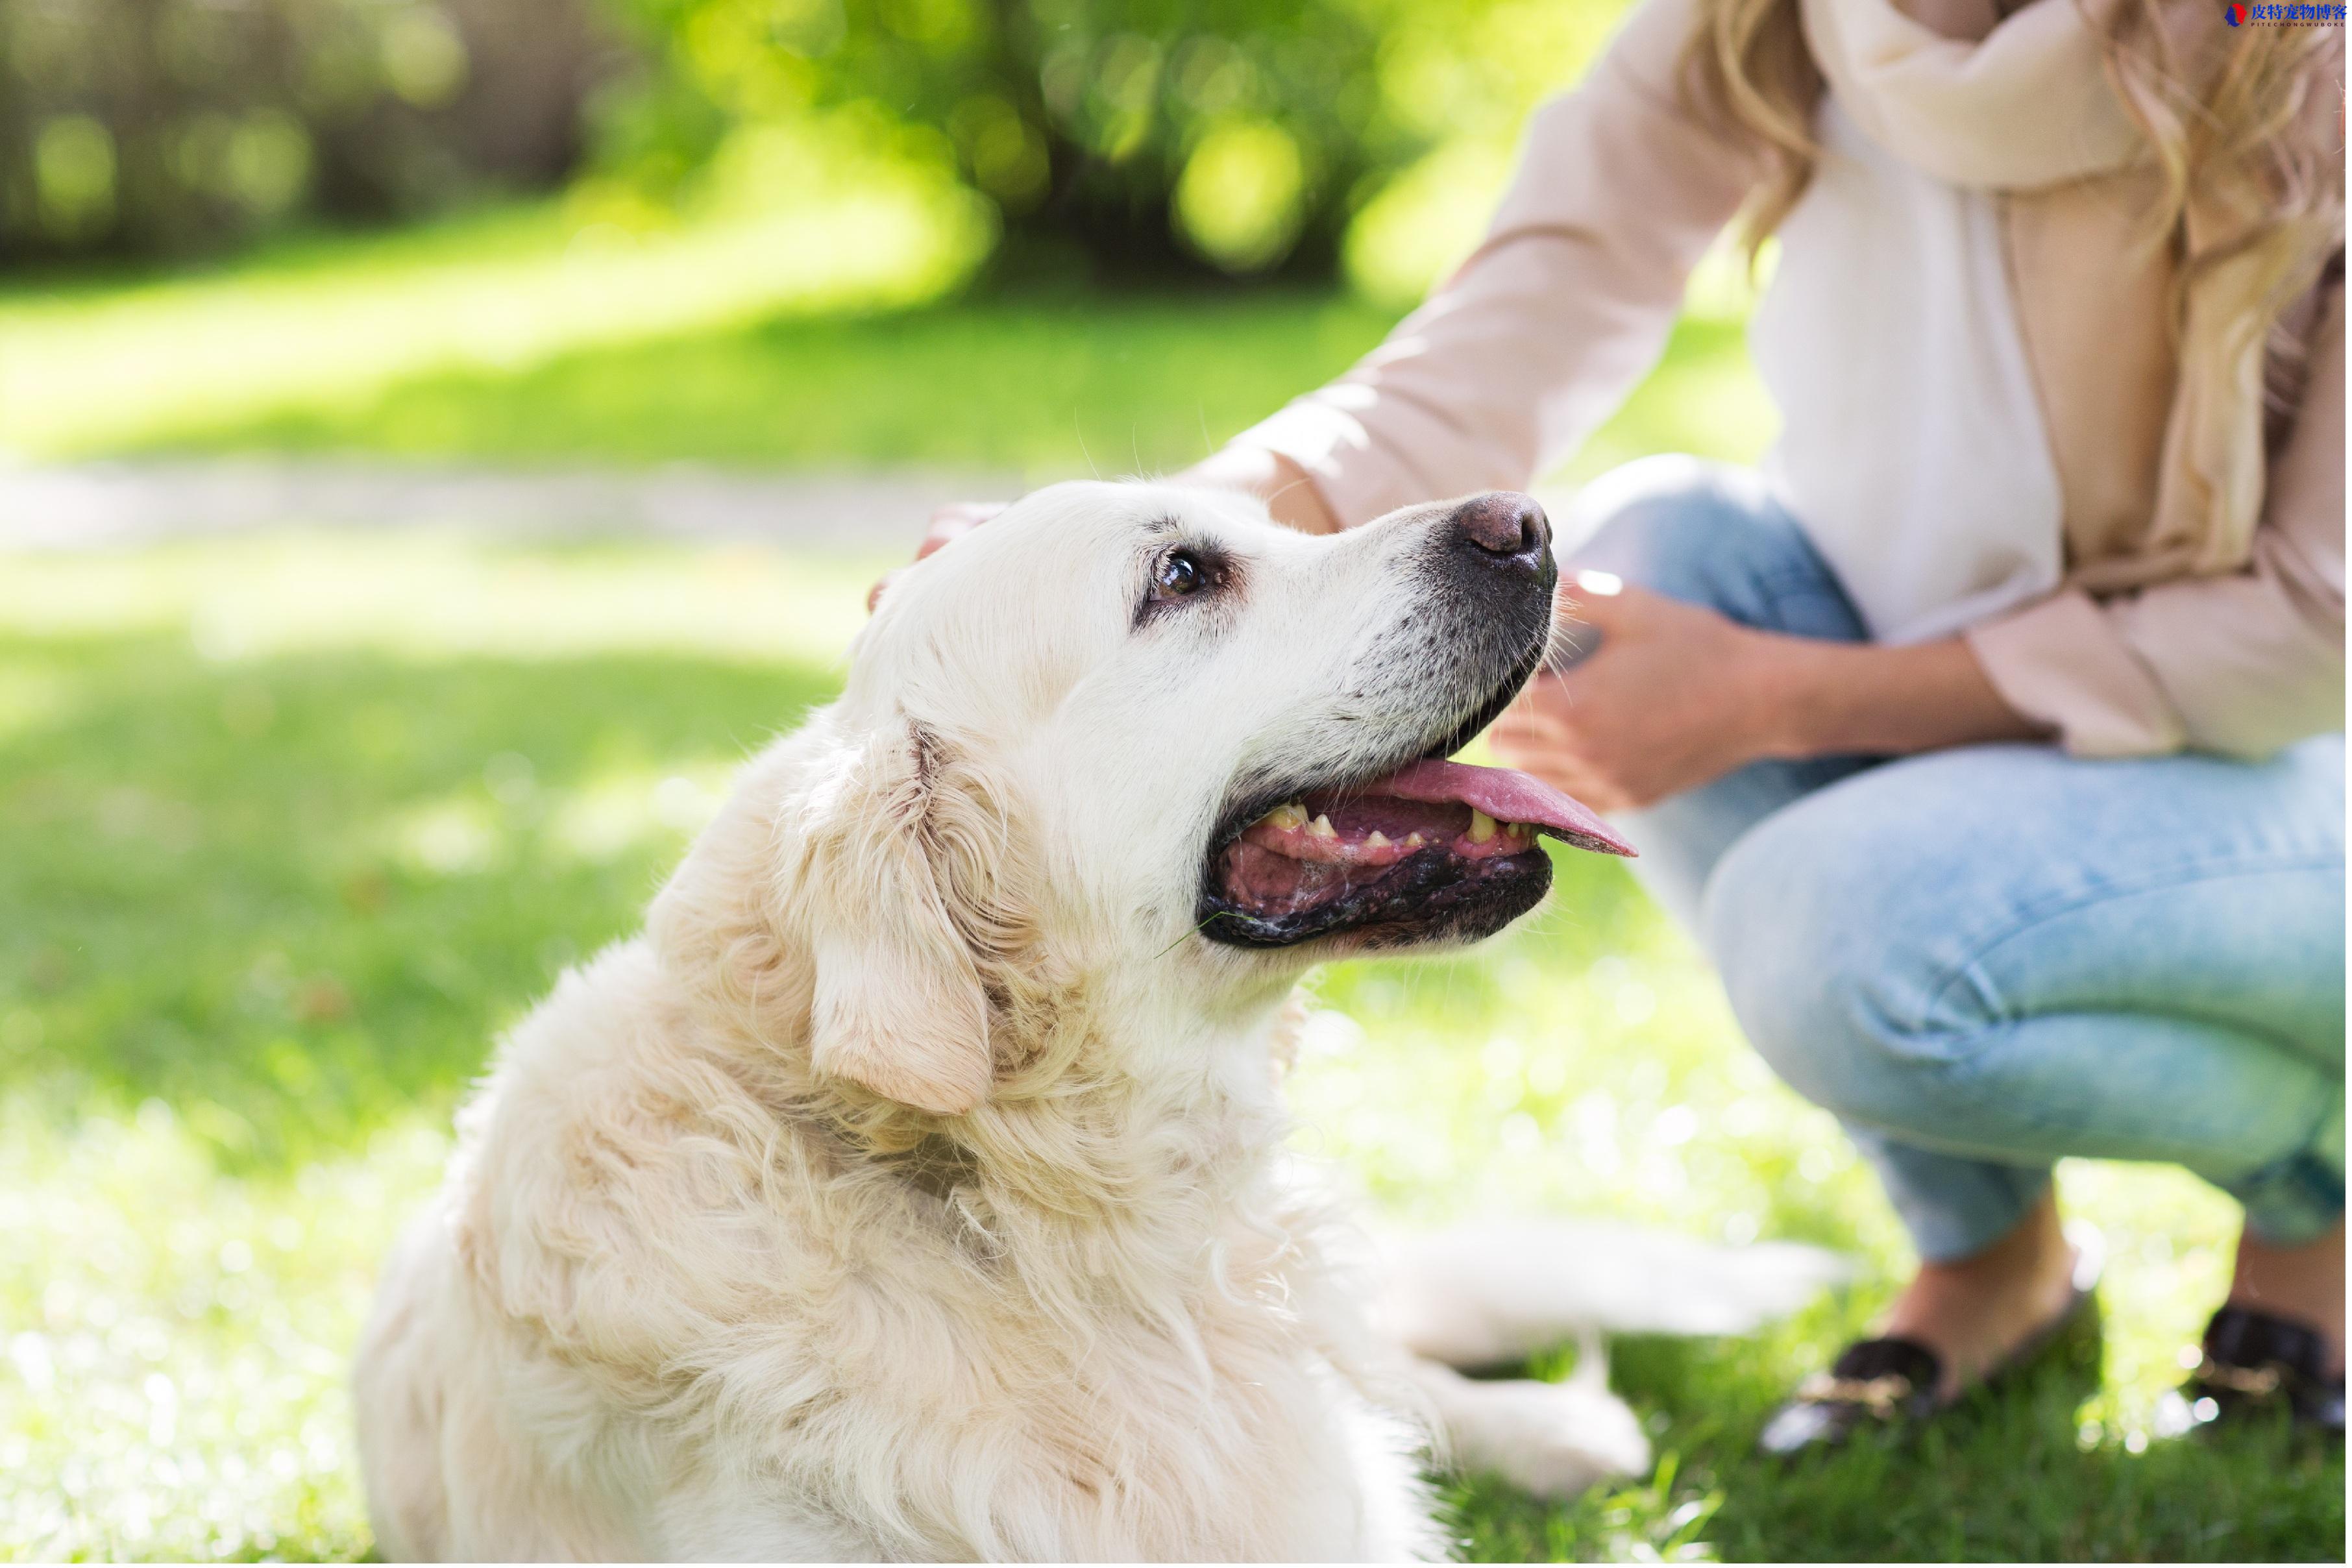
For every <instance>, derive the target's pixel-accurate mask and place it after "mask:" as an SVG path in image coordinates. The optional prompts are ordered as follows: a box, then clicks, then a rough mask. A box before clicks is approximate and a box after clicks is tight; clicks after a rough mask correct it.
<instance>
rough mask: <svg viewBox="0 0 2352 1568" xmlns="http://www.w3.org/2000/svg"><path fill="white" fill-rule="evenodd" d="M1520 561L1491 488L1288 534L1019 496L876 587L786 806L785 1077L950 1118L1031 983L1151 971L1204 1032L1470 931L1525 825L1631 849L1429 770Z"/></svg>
mask: <svg viewBox="0 0 2352 1568" xmlns="http://www.w3.org/2000/svg"><path fill="white" fill-rule="evenodd" d="M1554 579H1555V568H1554V566H1553V563H1552V558H1551V550H1550V536H1549V527H1548V525H1547V524H1546V522H1545V520H1544V516H1543V513H1542V511H1541V510H1540V509H1538V507H1537V506H1536V505H1535V503H1534V502H1532V501H1530V500H1528V499H1527V498H1525V497H1523V496H1518V495H1513V494H1488V495H1482V496H1476V497H1473V498H1471V499H1469V500H1463V501H1456V502H1447V503H1441V504H1437V505H1431V506H1424V507H1418V508H1413V509H1410V510H1404V511H1400V512H1397V513H1393V514H1391V516H1389V517H1387V518H1384V519H1382V520H1381V521H1378V522H1375V523H1373V524H1370V525H1369V526H1367V527H1364V528H1360V529H1357V530H1355V531H1350V532H1348V533H1345V534H1341V535H1338V536H1335V537H1328V538H1318V537H1312V536H1308V535H1303V534H1299V533H1297V532H1294V531H1290V530H1287V529H1285V528H1282V527H1279V526H1277V525H1276V524H1274V523H1273V522H1271V521H1269V520H1268V519H1267V517H1266V515H1265V510H1263V509H1262V508H1261V507H1259V506H1258V505H1256V504H1255V502H1253V501H1250V500H1245V499H1244V498H1240V497H1237V496H1233V495H1228V494H1223V493H1219V492H1212V491H1203V490H1194V489H1179V488H1172V487H1168V486H1160V485H1143V484H1118V485H1112V484H1071V485H1061V486H1056V487H1054V488H1053V489H1046V490H1042V491H1039V492H1037V493H1036V494H1034V495H1032V496H1030V497H1028V498H1027V499H1026V500H1023V501H1021V502H1020V503H1018V504H1017V505H1015V506H1013V508H1011V509H1010V510H1007V511H1005V512H1004V513H1003V515H1002V516H1000V517H998V518H997V519H995V520H994V521H991V522H990V523H988V524H987V525H986V526H985V527H982V528H981V529H979V530H977V531H974V532H972V533H971V534H969V535H967V536H965V537H964V538H962V539H961V540H959V541H958V542H955V543H954V544H952V545H950V547H948V548H947V549H945V550H942V551H940V552H938V553H937V554H935V555H933V556H932V557H930V558H929V560H927V561H925V562H923V563H920V564H919V565H918V566H917V567H915V568H912V569H910V570H909V571H908V572H906V573H905V574H902V575H901V576H900V577H898V579H897V580H895V581H894V583H893V584H892V585H891V587H890V589H889V591H888V592H887V594H886V595H884V596H883V599H882V602H881V605H880V606H879V608H878V610H877V614H876V616H875V617H874V619H873V621H872V622H871V623H870V624H869V625H868V626H867V627H866V630H865V631H864V633H863V634H862V635H861V636H860V637H859V639H858V642H857V644H856V647H855V649H854V652H853V655H852V659H851V668H850V674H849V679H848V682H847V686H846V689H845V692H844V694H843V696H842V698H841V700H840V701H839V702H838V703H837V704H835V708H834V709H833V710H832V711H831V712H830V713H829V714H828V715H827V716H826V717H825V719H824V720H823V721H821V724H822V726H823V727H824V730H825V731H826V736H827V739H826V742H825V744H824V756H825V757H826V758H829V759H830V760H829V761H825V760H820V761H816V762H814V763H812V764H811V765H810V769H809V772H808V773H807V777H806V782H805V785H804V788H803V793H802V795H801V797H800V798H801V803H802V804H801V806H800V808H799V811H798V814H797V816H796V818H795V823H794V825H793V826H795V827H796V829H797V833H798V836H799V839H800V842H801V843H802V844H803V846H804V847H805V849H806V854H805V856H804V858H803V875H801V876H800V877H799V878H798V879H797V881H798V886H799V889H800V890H801V894H802V902H803V906H804V909H805V910H806V913H805V914H804V919H805V921H806V924H807V928H808V929H807V930H806V931H805V932H804V939H805V940H806V941H807V942H809V943H810V944H811V946H812V949H813V951H814V955H815V959H814V980H813V990H812V995H811V1019H812V1022H811V1031H812V1036H811V1038H812V1046H813V1054H814V1061H815V1064H816V1067H817V1068H818V1070H819V1071H820V1072H832V1073H835V1074H838V1075H841V1076H845V1077H848V1078H852V1079H856V1080H858V1081H860V1082H862V1083H864V1084H866V1086H867V1087H868V1088H870V1089H875V1090H877V1092H880V1093H882V1094H884V1095H886V1096H887V1097H889V1098H891V1099H895V1100H900V1101H902V1102H905V1103H908V1104H913V1105H917V1106H919V1107H922V1108H925V1109H928V1110H933V1111H938V1112H943V1113H952V1112H956V1111H961V1110H966V1109H968V1108H969V1107H970V1106H971V1105H972V1104H974V1103H976V1102H977V1101H978V1100H980V1099H981V1098H982V1096H983V1095H984V1094H985V1093H986V1092H987V1090H988V1088H989V1084H990V1080H991V1076H992V1061H991V1056H990V1051H989V1047H988V1041H989V1037H990V1031H991V1022H992V1019H991V1014H992V1008H995V1007H997V1006H999V1005H1001V1004H1002V1003H1003V998H1004V996H1005V994H1008V993H1011V992H1017V991H1018V990H1020V989H1021V987H1022V984H1024V979H1026V980H1034V978H1035V976H1036V975H1038V974H1039V973H1044V972H1045V969H1046V968H1048V967H1051V968H1054V969H1055V971H1056V972H1057V973H1087V974H1098V973H1120V972H1125V973H1138V972H1142V971H1143V970H1144V966H1151V968H1150V971H1149V973H1151V974H1153V975H1156V976H1165V977H1167V979H1168V982H1169V984H1168V986H1167V987H1166V988H1165V989H1166V990H1167V991H1168V992H1169V994H1171V995H1175V996H1181V997H1183V998H1186V999H1188V1000H1189V1001H1192V1002H1193V1003H1194V1004H1196V1005H1197V1006H1198V1008H1199V1010H1200V1011H1202V1013H1204V1014H1208V1015H1214V1014H1215V1013H1216V1012H1217V1011H1218V1010H1219V1009H1220V1007H1221V1006H1222V1007H1226V1008H1228V1009H1229V1008H1230V1006H1231V1005H1232V1004H1233V1003H1234V1001H1235V1000H1236V999H1239V998H1243V997H1257V996H1264V995H1266V994H1271V993H1273V992H1276V991H1278V990H1279V988H1280V987H1279V984H1277V983H1279V982H1284V981H1286V980H1287V979H1288V978H1289V977H1290V976H1292V975H1293V974H1295V973H1297V971H1298V970H1299V969H1301V968H1303V967H1304V966H1305V965H1306V964H1307V963H1311V962H1314V961H1316V960H1318V959H1321V958H1325V957H1329V956H1333V955H1337V954H1339V953H1344V952H1352V951H1359V950H1364V949H1371V948H1404V947H1412V946H1422V945H1428V944H1435V943H1446V942H1466V941H1475V940H1476V939H1478V938H1481V937H1485V936H1487V935H1490V934H1492V933H1494V932H1495V931H1499V930H1501V929H1502V928H1503V927H1504V926H1505V925H1507V924H1508V923H1509V922H1510V921H1512V920H1514V919H1516V918H1517V916H1519V915H1521V914H1523V913H1525V912H1526V911H1527V910H1529V909H1531V908H1532V907H1534V905H1535V904H1536V903H1537V901H1538V900H1539V899H1541V897H1542V896H1543V893H1544V891H1545V889H1546V888H1547V887H1548V886H1549V882H1550V879H1551V864H1550V861H1549V858H1547V857H1546V855H1545V853H1544V851H1543V849H1542V847H1540V845H1539V844H1538V837H1540V836H1545V835H1549V836H1551V837H1559V838H1561V839H1564V840H1566V841H1567V842H1569V843H1571V844H1575V845H1578V846H1580V847H1584V848H1587V849H1596V850H1601V851H1606V852H1610V853H1618V854H1623V853H1630V851H1628V850H1627V849H1626V847H1624V846H1623V844H1622V842H1621V841H1619V840H1618V839H1617V838H1616V837H1615V836H1614V835H1613V834H1612V832H1611V831H1610V829H1609V828H1608V827H1607V826H1605V825H1604V824H1602V823H1601V821H1600V820H1599V819H1598V818H1596V817H1595V816H1592V814H1591V813H1590V812H1588V811H1586V810H1585V809H1584V808H1583V807H1581V806H1580V805H1577V804H1576V803H1575V802H1574V801H1572V800H1570V799H1569V798H1567V797H1566V796H1564V795H1560V794H1559V792H1558V791H1555V790H1552V789H1550V788H1549V787H1548V786H1546V785H1544V784H1539V783H1538V782H1537V781H1536V780H1534V779H1532V778H1529V777H1528V776H1526V775H1525V774H1521V773H1512V772H1509V771H1507V770H1503V769H1490V768H1474V767H1469V766H1466V765H1464V764H1461V763H1451V762H1448V761H1447V760H1446V759H1447V758H1448V756H1449V755H1450V754H1451V753H1452V752H1454V751H1455V750H1457V749H1459V748H1460V747H1461V746H1462V745H1464V744H1465V742H1468V741H1469V740H1470V739H1471V737H1473V736H1474V735H1475V734H1476V733H1477V732H1478V731H1480V730H1481V729H1483V728H1484V727H1485V726H1486V724H1487V723H1488V722H1489V721H1491V720H1492V719H1493V718H1494V717H1495V716H1496V714H1497V713H1498V712H1500V711H1501V710H1502V709H1503V707H1504V706H1505V705H1506V704H1507V702H1508V701H1509V700H1511V698H1512V696H1513V695H1514V694H1515V693H1516V692H1517V690H1518V689H1519V688H1520V686H1521V685H1522V684H1523V683H1524V682H1525V681H1526V680H1527V679H1528V676H1529V675H1530V674H1531V673H1532V672H1533V671H1534V670H1535V668H1536V667H1537V665H1538V662H1539V661H1540V659H1541V658H1542V656H1543V652H1544V648H1545V645H1546V640H1547V637H1548V635H1549V629H1550V625H1551V613H1552V589H1553V584H1554Z"/></svg>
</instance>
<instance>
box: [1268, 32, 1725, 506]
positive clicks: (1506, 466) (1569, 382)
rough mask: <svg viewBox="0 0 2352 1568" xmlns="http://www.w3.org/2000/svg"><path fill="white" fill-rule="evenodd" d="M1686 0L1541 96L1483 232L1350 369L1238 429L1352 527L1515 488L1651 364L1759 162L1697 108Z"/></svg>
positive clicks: (1585, 431)
mask: <svg viewBox="0 0 2352 1568" xmlns="http://www.w3.org/2000/svg"><path fill="white" fill-rule="evenodd" d="M1695 26H1696V10H1695V7H1694V5H1693V0H1643V3H1642V4H1641V5H1639V6H1638V7H1636V9H1635V10H1634V12H1633V15H1632V16H1631V17H1630V18H1629V20H1628V21H1627V22H1626V24H1625V25H1624V26H1623V27H1622V29H1621V30H1620V31H1619V33H1618V35H1617V37H1615V38H1614V39H1613V40H1612V43H1611V45H1610V47H1609V48H1608V50H1607V52H1606V53H1605V54H1604V55H1603V56H1602V58H1601V61H1600V63H1599V64H1598V65H1597V66H1595V67H1594V68H1593V70H1592V72H1591V75H1590V76H1589V77H1588V78H1587V79H1586V80H1585V82H1584V83H1583V84H1582V85H1581V86H1580V87H1579V88H1578V89H1576V90H1574V91H1572V92H1570V93H1567V94H1565V95H1563V96H1561V97H1559V98H1557V99H1554V100H1551V101H1550V102H1549V103H1548V104H1546V105H1545V106H1544V107H1543V108H1542V109H1540V110H1538V111H1537V113H1536V115H1535V117H1534V119H1533V120H1532V121H1531V122H1530V124H1529V128H1528V135H1527V139H1526V142H1525V144H1524V146H1523V148H1522V149H1521V153H1520V163H1519V168H1518V171H1517V174H1516V176H1515V177H1514V179H1513V182H1512V184H1511V188H1510V190H1509V192H1508V193H1507V195H1505V197H1504V199H1503V204H1502V206H1501V208H1500V210H1499V211H1498V212H1497V214H1496V218H1495V222H1494V225H1493V226H1492V228H1491V229H1490V230H1489V231H1488V233H1487V235H1486V238H1485V240H1484V242H1483V243H1482V244H1481V245H1480V246H1479V247H1478V248H1477V249H1476V250H1475V252H1474V253H1473V254H1472V255H1471V257H1470V258H1469V259H1468V260H1467V261H1465V262H1464V263H1463V264H1462V266H1461V268H1459V269H1457V270H1456V271H1455V272H1454V276H1453V277H1452V278H1451V279H1448V280H1447V281H1446V282H1445V283H1444V285H1443V286H1442V287H1441V288H1440V289H1438V290H1437V292H1436V293H1434V294H1433V295H1432V296H1431V298H1430V299H1429V300H1428V302H1427V303H1425V304H1424V305H1423V306H1422V307H1421V309H1420V310H1416V311H1414V312H1413V313H1412V315H1411V316H1409V317H1407V318H1406V319H1405V320H1404V321H1402V322H1401V323H1399V324H1398V326H1397V328H1396V330H1395V331H1392V332H1391V333H1390V334H1389V337H1388V339H1387V341H1386V342H1382V343H1381V346H1380V347H1379V348H1377V349H1375V350H1374V351H1373V352H1372V353H1370V354H1369V355H1367V356H1366V357H1365V358H1364V359H1363V360H1362V361H1361V362H1360V363H1358V364H1357V365H1356V366H1355V367H1354V368H1353V369H1352V370H1350V371H1349V372H1348V373H1347V374H1344V375H1342V376H1341V377H1340V378H1339V380H1337V381H1335V382H1333V383H1331V384H1329V385H1328V386H1325V387H1323V388H1321V389H1320V390H1318V391H1316V392H1312V393H1309V394H1307V395H1306V396H1304V397H1301V398H1299V399H1297V401H1296V402H1294V403H1292V404H1291V405H1288V406H1287V407H1286V408H1284V409H1282V410H1281V411H1279V412H1278V413H1276V415H1274V416H1272V417H1271V418H1269V419H1266V420H1265V421H1264V422H1263V423H1261V424H1259V425H1257V426H1255V427H1254V428H1252V429H1250V430H1247V431H1245V432H1244V433H1243V434H1242V435H1241V436H1240V437H1236V440H1237V442H1238V444H1241V445H1244V446H1254V447H1262V448H1265V449H1266V450H1269V451H1272V452H1275V453H1278V454H1280V455H1281V456H1284V457H1286V458H1290V459H1291V460H1292V461H1293V462H1295V463H1297V465H1298V466H1299V467H1300V468H1304V469H1305V470H1306V471H1307V473H1308V474H1309V475H1310V476H1312V477H1313V479H1314V481H1315V484H1316V486H1317V488H1318V489H1319V490H1320V491H1321V492H1322V494H1323V499H1324V500H1326V501H1327V502H1328V504H1329V506H1330V508H1331V510H1332V511H1333V512H1334V513H1336V514H1337V515H1338V516H1339V520H1340V521H1341V522H1342V523H1343V524H1344V525H1346V526H1349V527H1352V526H1354V525H1355V524H1357V523H1360V522H1364V521H1369V520H1370V519H1371V518H1374V517H1377V516H1379V515H1380V514H1381V513H1382V512H1386V511H1390V510H1394V509H1395V508H1397V507H1400V506H1404V505H1407V504H1410V503H1412V502H1415V501H1423V500H1433V499H1436V498H1438V497H1442V496H1451V495H1460V494H1463V493H1465V492H1466V491H1470V490H1476V489H1494V488H1521V487H1524V486H1526V485H1527V484H1528V482H1529V481H1530V480H1531V479H1534V478H1535V477H1536V476H1537V475H1538V474H1539V473H1541V472H1543V471H1544V470H1546V469H1548V468H1550V467H1551V466H1552V465H1554V464H1555V463H1557V462H1559V461H1560V460H1562V459H1563V458H1566V457H1567V456H1569V455H1570V453H1571V452H1573V451H1574V450H1575V448H1576V447H1577V446H1578V445H1579V444H1580V443H1581V442H1582V441H1583V440H1584V439H1585V437H1588V436H1590V435H1591V433H1592V431H1593V430H1594V428H1596V427H1597V426H1599V425H1600V424H1601V422H1602V421H1603V420H1605V419H1606V418H1607V417H1608V416H1609V415H1610V414H1611V413H1612V411H1613V410H1614V409H1615V408H1616V406H1617V405H1618V403H1619V402H1621V401H1622V399H1623V397H1624V396H1625V395H1626V394H1627V393H1628V392H1629V391H1630V390H1631V389H1632V388H1633V385H1634V384H1635V383H1636V382H1638V381H1639V380H1640V378H1641V377H1642V375H1643V374H1644V373H1645V372H1646V371H1647V370H1648V369H1649V367H1650V366H1651V364H1653V363H1654V362H1655V361H1656V359H1657V357H1658V354H1659V353H1660V351H1661V350H1662V349H1663V347H1664V343H1665V338H1666V334H1667V332H1668V331H1669V330H1670V329H1671V328H1672V326H1673V324H1674V321H1675V316H1676V314H1677V313H1678V312H1679V310H1680V309H1681V305H1682V298H1683V288H1684V284H1685V279H1687V277H1688V275H1689V272H1690V269H1691V268H1692V267H1693V266H1694V265H1695V264H1696V262H1697V260H1698V258H1699V257H1700V256H1701V255H1702V254H1703V253H1704V252H1705V251H1706V247H1707V246H1708V244H1709V243H1710V242H1711V241H1712V240H1713V239H1714V238H1715V237H1716V236H1717V234H1718V233H1720V232H1721V231H1722V229H1723V227H1724V226H1725V225H1726V224H1727V223H1728V222H1729V221H1730V219H1731V217H1732V216H1733V215H1734V214H1735V213H1736V212H1737V211H1738V206H1739V204H1740V202H1741V200H1742V198H1743V197H1744V196H1745V195H1746V194H1747V193H1748V190H1749V189H1750V187H1751V186H1752V184H1753V183H1754V181H1755V178H1756V177H1757V174H1758V170H1757V167H1756V164H1755V161H1754V158H1753V156H1752V154H1751V153H1748V152H1745V151H1743V150H1742V149H1740V148H1738V147H1736V146H1734V145H1731V144H1729V143H1727V142H1725V141H1724V140H1722V139H1721V138H1719V137H1718V136H1717V134H1715V133H1714V132H1711V131H1710V130H1709V129H1708V128H1707V127H1706V125H1705V124H1703V123H1702V122H1701V121H1698V120H1697V119H1696V117H1694V116H1693V115H1692V114H1690V113H1689V112H1688V111H1686V110H1685V109H1684V107H1683V105H1682V97H1681V94H1680V92H1679V90H1678V88H1677V85H1676V77H1677V74H1678V72H1679V68H1680V61H1681V57H1682V53H1683V48H1684V45H1685V42H1686V40H1687V39H1688V38H1689V37H1690V36H1691V33H1692V30H1693V28H1694V27H1695Z"/></svg>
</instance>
